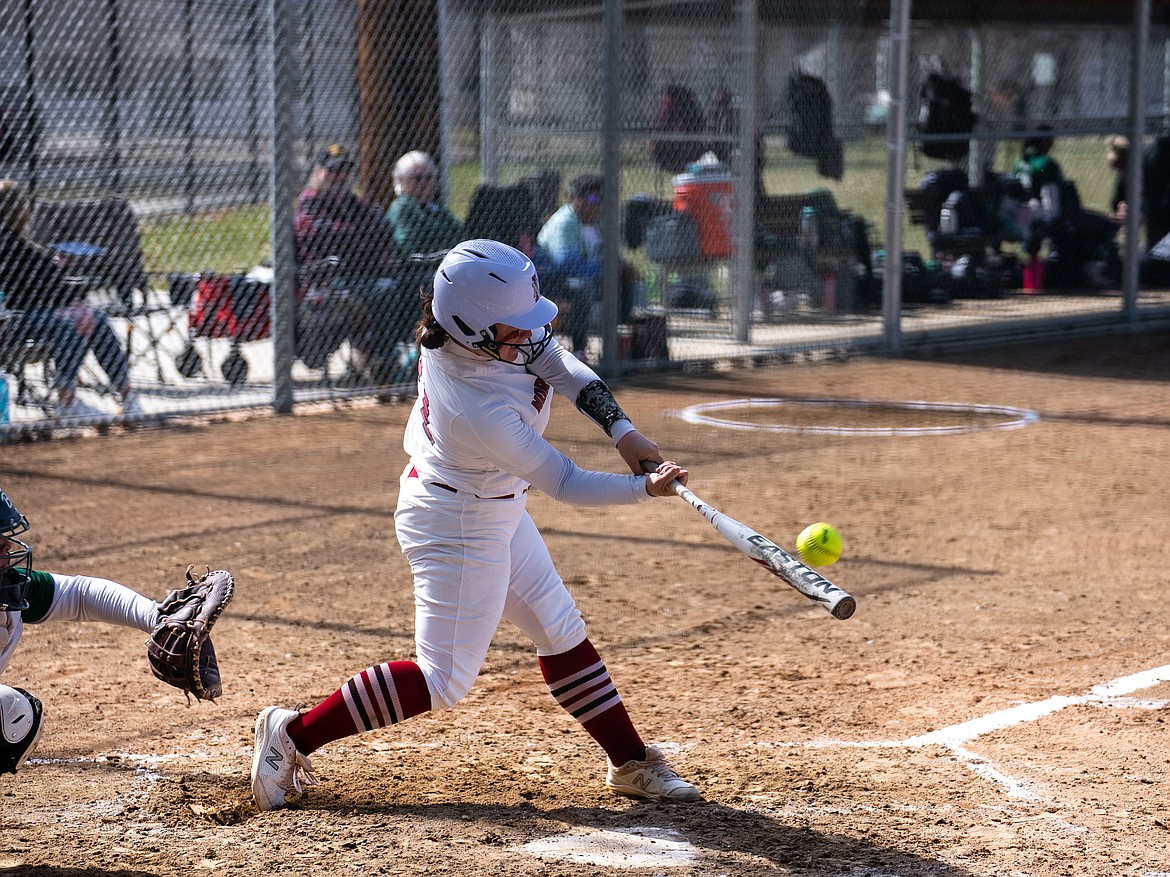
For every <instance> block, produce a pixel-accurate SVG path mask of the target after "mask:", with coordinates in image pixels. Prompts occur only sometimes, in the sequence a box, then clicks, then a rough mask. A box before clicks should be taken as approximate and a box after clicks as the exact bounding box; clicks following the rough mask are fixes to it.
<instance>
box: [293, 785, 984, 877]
mask: <svg viewBox="0 0 1170 877" xmlns="http://www.w3.org/2000/svg"><path fill="white" fill-rule="evenodd" d="M305 809H306V810H308V809H313V808H305ZM343 809H344V810H345V811H346V812H347V813H354V812H355V808H350V807H344V808H343ZM356 812H357V813H361V814H364V815H366V816H385V817H391V818H393V819H394V820H395V821H396V822H398V823H406V824H421V825H425V824H432V825H434V824H444V825H450V824H465V825H468V826H469V827H470V826H474V827H475V830H476V831H478V832H480V833H481V834H482V833H483V832H484V831H485V830H487V832H488V833H487V835H486V837H487V838H489V839H490V842H491V843H492V844H493V845H496V844H501V843H502V844H504V845H506V846H509V847H513V848H514V850H513V851H514V852H515V854H516V855H517V856H527V855H533V856H534V857H535V856H538V855H539V856H540V858H541V860H542V861H544V862H545V863H546V864H551V862H550V861H549V859H550V857H549V854H548V853H547V852H540V853H531V854H530V853H526V852H525V851H523V850H522V849H521V847H522V846H523V845H524V844H526V843H530V842H532V841H534V840H547V839H550V838H555V837H557V836H561V835H564V834H566V833H575V834H577V835H584V834H586V833H589V832H598V831H609V832H615V833H623V834H628V835H629V836H631V837H635V836H637V835H640V834H646V833H647V832H646V830H647V829H651V830H654V829H656V830H658V831H659V832H661V834H659V835H658V836H659V837H662V836H670V837H676V838H678V840H679V841H682V840H684V839H685V842H686V843H688V844H689V845H690V847H692V848H693V855H694V857H695V861H694V862H693V863H692V865H691V867H693V868H696V869H697V870H696V871H694V872H693V873H700V872H701V873H719V874H744V873H756V872H758V871H760V870H766V871H768V872H769V873H771V871H772V870H773V869H774V868H779V869H780V870H781V872H782V873H785V874H792V875H798V877H839V875H842V874H862V873H863V874H874V875H877V874H882V875H894V874H896V875H898V877H972V874H971V872H970V871H966V870H964V869H961V868H956V867H953V866H950V865H947V864H945V863H943V862H940V861H939V860H937V859H928V858H924V857H922V856H918V855H914V854H912V853H908V852H906V851H904V850H898V849H893V848H890V847H886V846H882V845H880V844H875V843H872V842H870V841H867V840H865V839H863V838H857V837H848V836H846V835H843V834H827V833H822V832H818V831H815V830H813V829H809V828H803V827H799V826H794V825H788V824H786V823H785V822H784V821H783V818H782V817H779V816H768V815H765V814H761V813H751V812H745V811H743V810H737V809H735V808H732V807H728V806H725V805H721V804H712V803H707V804H694V805H680V804H660V803H642V802H638V803H633V804H632V805H631V806H630V808H629V809H627V810H624V811H621V812H616V813H615V812H614V811H612V810H606V809H596V808H588V807H581V808H562V809H551V810H544V809H541V808H538V807H532V806H528V805H520V806H514V807H508V806H504V807H500V806H485V805H460V806H458V807H450V806H445V805H434V806H408V807H359V808H356ZM485 842H486V841H485ZM647 849H649V850H652V849H653V846H649V847H647ZM598 852H599V853H600V852H601V846H600V844H599V846H598ZM619 858H620V854H619ZM570 862H571V860H570V859H565V863H566V864H569V863H570ZM579 862H580V860H578V863H579ZM595 864H598V865H601V867H603V868H604V864H603V863H602V862H596V863H595ZM615 864H616V863H615ZM663 864H664V865H666V867H668V868H669V867H670V865H669V864H668V863H666V862H665V861H664V863H663ZM577 867H580V864H578V865H577ZM650 867H653V866H652V865H650ZM708 869H709V870H708Z"/></svg>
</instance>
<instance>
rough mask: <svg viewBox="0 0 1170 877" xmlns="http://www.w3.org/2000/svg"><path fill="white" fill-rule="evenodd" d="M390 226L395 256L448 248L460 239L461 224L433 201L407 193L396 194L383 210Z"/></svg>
mask: <svg viewBox="0 0 1170 877" xmlns="http://www.w3.org/2000/svg"><path fill="white" fill-rule="evenodd" d="M386 219H387V220H388V221H389V223H390V225H391V226H392V227H393V229H394V243H395V245H396V246H397V248H398V255H399V256H409V255H411V254H412V253H434V252H438V251H439V250H449V249H451V247H453V246H455V245H456V244H457V243H459V242H460V241H461V240H463V223H461V222H460V221H459V220H458V219H456V218H455V216H454V214H452V213H451V211H449V210H447V209H446V208H445V207H443V206H442V205H440V204H436V203H434V202H432V203H430V204H422V203H421V202H420V201H419V200H418V199H417V198H415V197H413V196H411V195H399V196H398V197H397V198H395V199H394V203H393V204H391V205H390V209H389V210H388V211H386Z"/></svg>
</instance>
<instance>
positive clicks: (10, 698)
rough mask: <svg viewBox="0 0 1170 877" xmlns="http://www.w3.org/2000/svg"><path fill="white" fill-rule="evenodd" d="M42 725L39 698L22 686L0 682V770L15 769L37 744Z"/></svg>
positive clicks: (9, 770) (8, 771) (9, 771)
mask: <svg viewBox="0 0 1170 877" xmlns="http://www.w3.org/2000/svg"><path fill="white" fill-rule="evenodd" d="M43 727H44V711H43V710H42V709H41V702H40V701H39V700H37V699H36V698H35V697H34V696H33V695H31V694H29V693H28V692H27V691H25V690H24V689H23V688H11V687H9V686H7V685H0V773H16V769H17V768H18V767H20V766H21V764H23V763H24V760H25V759H26V758H28V757H29V755H30V754H32V751H33V749H35V748H36V745H37V740H39V739H40V736H41V729H42V728H43Z"/></svg>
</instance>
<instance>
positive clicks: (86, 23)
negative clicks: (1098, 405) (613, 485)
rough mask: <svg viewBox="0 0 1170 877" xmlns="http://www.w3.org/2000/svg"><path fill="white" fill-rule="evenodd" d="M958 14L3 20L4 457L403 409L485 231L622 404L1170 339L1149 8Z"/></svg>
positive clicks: (299, 6) (437, 8)
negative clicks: (625, 399)
mask: <svg viewBox="0 0 1170 877" xmlns="http://www.w3.org/2000/svg"><path fill="white" fill-rule="evenodd" d="M968 6H969V4H953V7H954V8H951V6H948V4H946V3H936V4H923V3H918V4H914V13H915V17H914V18H910V16H909V11H910V5H909V2H908V0H894V2H893V3H891V4H889V5H885V4H868V3H858V4H849V3H844V4H810V3H807V2H804V0H789V2H776V3H765V2H762V0H757V2H747V0H744V2H742V3H728V4H723V3H668V2H667V3H662V2H660V3H627V4H618V3H615V2H610V3H604V4H603V3H598V4H596V5H594V6H562V5H561V4H555V3H549V4H543V5H541V6H539V7H537V6H536V5H535V4H515V3H506V2H497V3H493V2H479V0H465V2H458V0H437V2H434V0H431V2H424V0H414V2H411V3H405V4H388V3H378V2H372V0H367V2H361V3H358V2H354V0H295V2H294V0H264V2H252V0H238V2H228V0H220V2H211V0H201V2H195V0H182V2H161V0H83V2H74V0H71V2H64V0H0V46H2V47H3V49H4V51H3V52H2V53H0V177H3V178H5V179H6V181H7V182H5V183H4V184H2V186H0V188H2V189H3V191H2V192H0V211H2V215H3V217H4V219H5V221H4V226H5V227H6V231H4V232H3V234H5V235H6V237H5V241H6V243H5V245H4V246H5V249H4V251H3V258H0V271H2V273H0V289H3V291H4V293H5V302H4V304H5V307H4V309H3V310H2V311H0V318H2V323H0V326H2V328H0V367H2V370H3V372H4V373H5V374H6V381H5V384H6V388H7V397H8V399H7V408H6V411H7V416H8V419H9V423H8V424H6V425H0V430H4V431H5V434H7V435H15V434H19V433H21V432H27V431H29V430H37V429H42V428H53V427H56V426H60V425H62V424H64V425H70V424H72V423H84V422H88V421H92V420H94V419H97V420H104V419H110V418H116V417H119V416H123V414H124V415H125V416H126V417H129V418H131V419H134V418H141V417H146V418H150V417H165V416H173V415H178V414H183V413H192V412H202V411H208V410H215V409H223V408H227V407H241V406H269V405H275V406H276V407H277V408H279V409H281V410H287V409H288V408H289V407H290V406H291V405H292V404H294V402H296V401H300V400H306V399H313V398H322V397H326V398H343V397H347V396H351V395H355V394H358V395H370V394H373V393H375V392H395V393H406V394H408V393H410V392H411V389H412V384H413V369H414V365H413V363H414V360H415V358H416V354H415V349H414V346H413V344H412V337H413V325H414V322H415V321H416V319H417V316H418V312H419V296H418V290H419V288H420V287H425V286H427V285H429V282H430V276H431V274H432V273H433V270H434V265H435V264H436V259H437V258H438V257H439V256H441V254H442V253H443V252H444V251H445V250H446V249H447V248H449V247H450V246H452V245H453V244H454V243H456V242H457V241H459V240H461V239H465V238H471V237H479V236H484V237H491V238H495V239H499V240H504V241H506V242H508V243H511V244H513V245H515V246H518V247H521V248H523V249H525V250H526V251H528V252H529V253H530V254H532V256H533V258H534V261H535V262H536V264H537V265H538V268H539V270H540V274H541V279H542V284H543V289H544V292H545V294H546V295H549V296H550V297H553V298H555V299H556V300H557V301H558V303H559V305H560V308H561V313H560V316H559V318H558V323H557V324H556V326H555V330H556V331H557V333H558V335H559V337H560V338H561V340H562V342H563V343H564V344H565V345H567V346H571V347H572V348H573V349H575V350H576V351H578V352H579V353H580V355H581V356H583V357H585V358H586V359H588V360H590V361H592V362H593V363H595V365H596V366H597V368H598V369H599V371H601V372H602V373H603V374H605V375H608V376H613V375H618V374H621V373H623V372H625V371H629V370H633V369H654V368H658V369H661V368H669V367H672V366H673V365H675V364H678V363H692V362H716V361H724V360H753V361H763V360H768V359H772V358H776V359H782V358H786V357H789V356H791V355H793V354H794V353H799V352H802V351H816V350H823V349H826V348H833V349H885V350H893V351H897V350H898V349H901V347H902V346H904V345H907V344H911V343H914V342H915V341H916V340H922V339H928V340H930V341H931V342H934V341H942V340H946V339H960V338H974V337H981V336H986V335H988V334H994V335H995V336H996V337H1001V338H1002V337H1007V336H1009V335H1011V334H1013V333H1015V334H1020V333H1023V332H1056V331H1067V330H1068V329H1069V328H1075V327H1078V326H1089V325H1094V326H1095V325H1100V324H1102V323H1108V322H1119V321H1120V322H1125V321H1129V322H1134V321H1144V322H1150V321H1154V320H1161V319H1165V316H1166V313H1167V306H1168V301H1167V296H1166V292H1165V290H1166V288H1167V287H1170V271H1167V272H1165V273H1163V272H1162V271H1161V269H1162V267H1163V265H1161V264H1159V263H1160V262H1165V264H1166V265H1170V259H1159V258H1158V257H1159V256H1161V255H1163V254H1162V253H1161V250H1160V249H1159V247H1158V246H1157V245H1158V244H1159V242H1160V241H1161V240H1162V237H1163V236H1164V235H1165V234H1167V233H1170V220H1164V219H1163V216H1164V215H1166V216H1170V203H1168V204H1167V206H1165V207H1163V206H1162V201H1163V200H1165V201H1167V202H1170V171H1168V170H1163V169H1162V163H1161V162H1162V159H1161V158H1160V152H1159V146H1160V144H1161V140H1160V139H1159V138H1158V137H1156V136H1152V135H1151V134H1147V133H1146V132H1147V131H1149V132H1160V131H1162V130H1164V129H1165V128H1166V127H1167V124H1168V123H1170V32H1168V31H1167V29H1166V26H1165V25H1166V9H1165V7H1164V6H1162V5H1158V6H1156V8H1155V9H1154V10H1153V11H1152V12H1151V11H1150V5H1149V3H1148V0H1139V2H1135V3H1134V4H1132V5H1131V4H1127V3H1113V4H1105V3H1101V4H1093V3H1083V4H1078V5H1076V9H1075V10H1073V11H1071V12H1070V10H1069V9H1068V8H1066V6H1065V5H1062V4H1056V3H1053V4H1051V8H1050V9H1049V10H1048V16H1047V17H1048V18H1049V19H1050V20H1048V21H1045V17H1046V16H1044V15H1042V14H1038V13H1036V12H1035V11H1034V10H1032V11H1030V12H1029V20H1028V21H1023V20H1015V19H1014V17H1013V16H1014V12H1012V11H1011V10H1010V9H1009V10H1008V11H1007V12H1004V11H1003V10H1004V9H1005V8H1007V7H1000V6H996V14H995V15H994V16H985V17H984V18H983V19H982V20H980V21H971V20H967V19H965V18H964V17H963V15H964V10H965V9H967V7H968ZM1143 13H1144V14H1143ZM1135 70H1140V75H1138V74H1135V73H1134V71H1135ZM1133 107H1141V109H1142V111H1143V112H1141V113H1135V112H1132V109H1133ZM1125 138H1128V139H1129V140H1133V139H1134V138H1137V139H1138V140H1140V141H1141V142H1140V144H1138V145H1137V146H1135V147H1134V148H1132V149H1129V150H1128V151H1127V150H1126V149H1125V148H1124V147H1125V146H1126V145H1127V144H1126V143H1123V142H1122V141H1123V140H1124V139H1125ZM1166 152H1167V161H1170V149H1168V150H1166ZM1131 154H1132V156H1133V157H1134V158H1135V159H1136V158H1138V157H1141V158H1142V161H1136V160H1130V161H1128V162H1127V161H1126V158H1127V156H1128V155H1131ZM1139 174H1140V175H1139ZM1143 180H1144V182H1143ZM1139 186H1140V187H1141V190H1142V191H1143V197H1142V198H1141V199H1136V200H1134V199H1127V198H1126V197H1125V192H1126V191H1127V189H1128V191H1137V187H1139ZM274 193H275V194H274ZM1131 200H1133V203H1134V206H1135V209H1128V205H1129V204H1130V202H1131ZM1137 200H1140V202H1141V209H1140V210H1138V209H1136V204H1137ZM22 206H27V207H28V211H27V219H28V221H27V223H25V222H24V221H23V219H22V217H23V216H24V213H23V212H22V210H21V209H20V207H22ZM14 241H15V243H14ZM22 241H23V242H25V243H29V242H31V243H32V244H35V248H33V247H25V246H23V245H20V246H18V244H20V243H21V242H22ZM1167 248H1168V249H1170V245H1168V246H1167ZM1165 255H1166V256H1168V257H1170V253H1167V254H1165ZM1127 265H1129V266H1130V273H1128V274H1127V273H1125V271H1124V268H1125V266H1127ZM30 266H33V267H35V268H36V270H35V271H34V270H33V267H30ZM1139 268H1140V270H1139Z"/></svg>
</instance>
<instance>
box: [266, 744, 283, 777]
mask: <svg viewBox="0 0 1170 877" xmlns="http://www.w3.org/2000/svg"><path fill="white" fill-rule="evenodd" d="M282 760H284V753H283V752H281V751H280V750H279V749H277V748H276V747H275V746H269V747H268V755H267V756H266V757H265V758H264V763H265V764H267V765H268V767H269V768H271V769H272V770H273V771H274V772H275V771H278V770H280V762H281V761H282Z"/></svg>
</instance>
